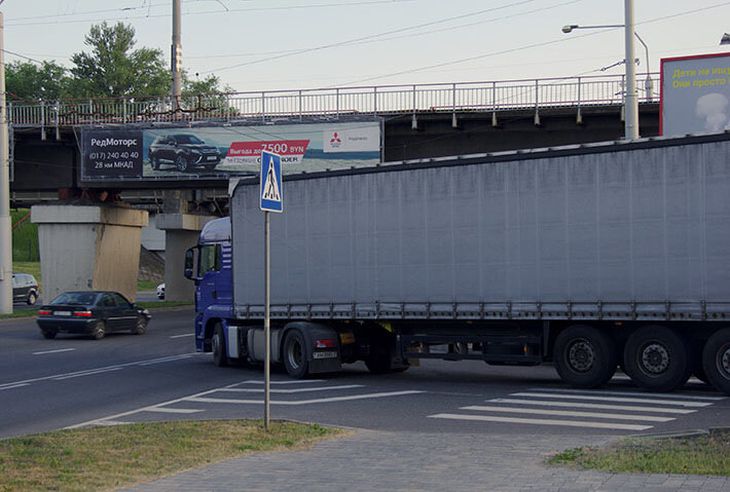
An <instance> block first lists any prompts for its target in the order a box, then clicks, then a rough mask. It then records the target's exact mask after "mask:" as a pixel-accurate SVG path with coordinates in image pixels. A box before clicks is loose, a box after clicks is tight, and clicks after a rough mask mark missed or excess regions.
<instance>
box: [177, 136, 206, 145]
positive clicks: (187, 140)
mask: <svg viewBox="0 0 730 492" xmlns="http://www.w3.org/2000/svg"><path fill="white" fill-rule="evenodd" d="M172 138H174V139H175V141H176V142H177V143H179V144H202V143H205V142H203V141H202V140H200V139H199V138H198V137H196V136H195V135H175V136H174V137H172Z"/></svg>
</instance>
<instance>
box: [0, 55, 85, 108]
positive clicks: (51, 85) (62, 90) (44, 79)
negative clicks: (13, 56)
mask: <svg viewBox="0 0 730 492" xmlns="http://www.w3.org/2000/svg"><path fill="white" fill-rule="evenodd" d="M5 78H6V81H5V82H6V87H7V92H8V97H9V99H10V100H26V101H39V100H43V101H55V100H57V99H60V98H62V97H64V96H65V95H66V94H67V93H68V91H69V84H70V81H71V78H70V77H69V76H68V75H67V73H66V69H65V68H64V67H62V66H61V65H58V64H57V63H56V62H53V61H44V62H43V63H42V64H34V63H30V62H21V61H15V62H12V63H9V64H7V65H6V66H5Z"/></svg>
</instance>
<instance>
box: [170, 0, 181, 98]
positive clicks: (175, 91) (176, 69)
mask: <svg viewBox="0 0 730 492" xmlns="http://www.w3.org/2000/svg"><path fill="white" fill-rule="evenodd" d="M181 4H182V0H172V49H171V57H170V65H171V67H170V68H171V71H172V92H171V96H172V105H173V106H172V109H174V110H177V109H178V108H180V96H181V95H182V40H181V34H180V33H181V25H182V5H181Z"/></svg>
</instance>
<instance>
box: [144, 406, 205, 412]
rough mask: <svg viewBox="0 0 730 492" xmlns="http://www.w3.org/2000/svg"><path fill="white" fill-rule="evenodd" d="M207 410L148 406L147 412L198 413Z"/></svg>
mask: <svg viewBox="0 0 730 492" xmlns="http://www.w3.org/2000/svg"><path fill="white" fill-rule="evenodd" d="M204 411H205V410H198V409H195V408H167V407H153V408H148V409H147V410H145V412H158V413H185V414H190V413H198V412H204Z"/></svg>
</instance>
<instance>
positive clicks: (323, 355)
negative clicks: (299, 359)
mask: <svg viewBox="0 0 730 492" xmlns="http://www.w3.org/2000/svg"><path fill="white" fill-rule="evenodd" d="M312 358H313V359H336V358H337V352H336V351H333V350H330V351H328V352H314V353H312Z"/></svg>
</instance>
